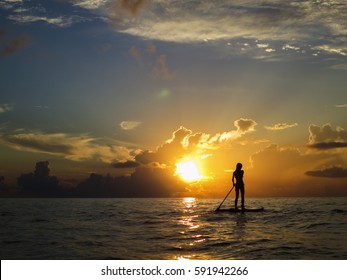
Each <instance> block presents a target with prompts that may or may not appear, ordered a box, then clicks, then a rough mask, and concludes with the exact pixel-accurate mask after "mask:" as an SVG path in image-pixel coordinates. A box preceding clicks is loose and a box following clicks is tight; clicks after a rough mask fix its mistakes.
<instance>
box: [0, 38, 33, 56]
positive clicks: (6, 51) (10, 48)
mask: <svg viewBox="0 0 347 280" xmlns="http://www.w3.org/2000/svg"><path fill="white" fill-rule="evenodd" d="M30 42H31V38H30V36H29V35H21V36H19V37H16V38H14V39H12V40H11V41H10V42H8V43H7V44H6V46H5V48H3V50H2V51H1V54H2V55H11V54H14V53H16V52H18V51H19V50H21V49H23V48H25V47H27V46H28V45H29V44H30Z"/></svg>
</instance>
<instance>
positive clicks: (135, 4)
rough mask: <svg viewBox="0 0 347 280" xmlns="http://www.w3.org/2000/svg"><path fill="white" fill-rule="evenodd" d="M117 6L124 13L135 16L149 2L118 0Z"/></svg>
mask: <svg viewBox="0 0 347 280" xmlns="http://www.w3.org/2000/svg"><path fill="white" fill-rule="evenodd" d="M118 3H119V5H120V6H121V7H122V8H123V9H124V11H126V12H128V13H130V14H131V15H133V16H137V15H138V14H139V13H140V12H141V11H142V10H143V9H144V8H145V7H146V6H147V4H148V3H149V0H119V1H118Z"/></svg>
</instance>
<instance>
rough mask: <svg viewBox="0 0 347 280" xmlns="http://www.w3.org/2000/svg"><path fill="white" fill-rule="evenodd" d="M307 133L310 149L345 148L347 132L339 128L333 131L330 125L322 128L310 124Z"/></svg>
mask: <svg viewBox="0 0 347 280" xmlns="http://www.w3.org/2000/svg"><path fill="white" fill-rule="evenodd" d="M309 132H310V135H309V147H311V148H315V149H320V150H326V149H334V148H344V147H346V146H347V131H346V130H344V129H343V128H341V127H337V128H336V129H333V128H332V127H331V125H330V124H325V125H323V126H322V127H320V126H317V125H314V124H311V125H310V126H309Z"/></svg>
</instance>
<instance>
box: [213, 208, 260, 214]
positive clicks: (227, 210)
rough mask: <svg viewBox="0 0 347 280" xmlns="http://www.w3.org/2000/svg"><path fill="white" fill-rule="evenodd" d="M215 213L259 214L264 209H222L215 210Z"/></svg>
mask: <svg viewBox="0 0 347 280" xmlns="http://www.w3.org/2000/svg"><path fill="white" fill-rule="evenodd" d="M216 211H219V212H233V213H237V212H241V213H243V212H261V211H264V207H250V208H245V209H241V208H240V209H235V208H223V209H217V210H216Z"/></svg>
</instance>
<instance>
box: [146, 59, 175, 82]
mask: <svg viewBox="0 0 347 280" xmlns="http://www.w3.org/2000/svg"><path fill="white" fill-rule="evenodd" d="M152 73H153V76H154V77H155V78H160V79H163V80H166V81H171V80H173V79H174V78H175V76H176V74H175V73H174V72H172V71H171V70H170V69H169V67H168V65H167V59H166V55H165V54H161V55H159V56H158V58H157V60H156V62H155V65H154V68H153V71H152Z"/></svg>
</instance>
